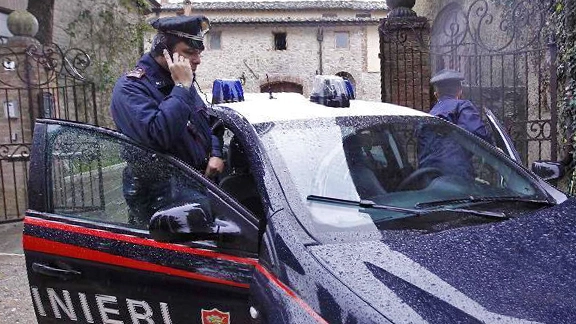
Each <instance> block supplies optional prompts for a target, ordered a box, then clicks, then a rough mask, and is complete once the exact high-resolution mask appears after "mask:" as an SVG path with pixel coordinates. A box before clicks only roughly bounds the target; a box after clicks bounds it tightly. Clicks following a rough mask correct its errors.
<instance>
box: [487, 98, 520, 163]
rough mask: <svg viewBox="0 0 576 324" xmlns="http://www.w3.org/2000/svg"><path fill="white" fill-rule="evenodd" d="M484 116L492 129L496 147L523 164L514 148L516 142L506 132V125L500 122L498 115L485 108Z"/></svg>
mask: <svg viewBox="0 0 576 324" xmlns="http://www.w3.org/2000/svg"><path fill="white" fill-rule="evenodd" d="M484 114H485V115H486V119H487V121H488V123H489V124H490V126H491V128H492V130H493V131H492V136H493V137H494V141H495V143H494V145H496V147H498V148H499V149H501V150H502V152H504V153H506V154H507V155H508V156H510V158H511V159H512V160H514V161H516V162H518V163H520V164H522V159H521V158H520V154H518V151H517V150H516V148H515V147H514V142H512V138H510V135H508V132H506V129H505V128H504V125H502V123H501V122H500V121H499V120H498V118H497V117H496V115H494V113H493V112H492V110H490V109H488V108H484Z"/></svg>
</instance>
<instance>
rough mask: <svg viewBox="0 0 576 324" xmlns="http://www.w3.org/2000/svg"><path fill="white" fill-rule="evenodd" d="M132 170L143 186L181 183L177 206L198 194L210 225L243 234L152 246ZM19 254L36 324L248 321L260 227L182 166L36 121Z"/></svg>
mask: <svg viewBox="0 0 576 324" xmlns="http://www.w3.org/2000/svg"><path fill="white" fill-rule="evenodd" d="M136 164H138V165H139V167H140V169H141V170H145V172H143V173H141V177H143V178H148V177H149V178H150V179H155V178H162V177H166V176H168V177H171V179H172V178H173V179H178V181H177V183H178V184H172V187H171V189H172V191H171V193H170V194H171V195H172V196H170V197H172V198H174V197H175V196H178V197H180V198H179V199H180V200H178V201H176V202H177V203H178V204H186V203H195V201H192V200H194V199H195V197H197V195H195V194H190V195H181V191H182V190H185V189H189V188H193V189H195V190H197V192H202V193H203V194H204V197H205V198H206V199H207V200H208V202H209V206H210V210H211V214H212V216H213V217H215V218H218V219H221V220H225V221H227V222H229V223H233V224H235V226H237V227H238V228H239V235H238V236H237V237H235V238H234V239H229V240H226V241H224V240H205V241H193V242H186V243H182V244H175V243H166V242H158V241H155V240H153V239H152V238H151V236H150V233H149V231H148V228H147V224H143V223H142V222H136V221H135V220H134V217H133V216H132V215H133V213H132V211H133V210H134V202H133V201H130V200H128V201H127V199H126V198H127V197H129V196H130V195H131V193H133V191H134V190H135V188H134V187H133V186H130V185H127V179H128V178H127V176H126V175H127V170H128V167H131V166H132V167H133V166H134V165H136ZM182 184H184V185H182ZM152 186H153V185H152V183H151V184H150V185H146V186H145V187H147V188H148V187H152ZM182 197H183V198H182ZM148 198H149V199H148V201H147V202H148V203H149V202H154V203H158V202H161V201H162V199H164V198H158V197H154V196H153V195H151V196H149V197H148ZM154 199H156V200H154ZM159 209H160V210H161V209H162V207H159ZM23 246H24V252H25V257H26V267H27V272H28V280H29V285H30V292H31V296H32V301H33V304H34V309H35V312H36V316H37V319H38V323H40V324H42V323H112V324H120V323H134V324H136V323H157V324H158V323H162V324H172V323H173V324H176V323H203V324H204V323H246V322H249V321H250V315H249V304H248V300H249V298H248V297H249V287H250V283H251V280H252V276H253V271H254V268H255V266H256V265H257V258H258V255H257V247H258V227H257V220H256V219H255V218H254V217H253V216H251V214H250V213H249V212H247V211H246V210H245V209H244V208H242V207H241V206H240V205H239V204H238V203H236V202H235V201H234V200H232V199H230V198H228V197H227V196H226V195H223V194H222V192H221V191H220V190H219V189H218V187H216V186H215V185H213V184H212V183H211V182H209V181H207V180H206V179H204V178H203V177H202V176H201V175H200V174H198V173H197V172H195V171H193V170H192V169H191V168H189V167H187V166H186V165H185V164H183V163H181V162H179V161H177V160H176V159H174V158H171V157H167V156H164V155H162V154H159V153H157V152H154V151H152V150H149V149H146V148H143V147H141V146H139V145H137V144H136V143H134V142H133V141H131V140H129V139H128V138H126V137H125V136H122V135H121V134H118V133H116V132H113V131H110V130H106V129H102V128H98V127H95V126H88V125H81V124H75V123H69V122H62V121H50V120H39V121H37V123H36V126H35V131H34V144H33V148H32V155H31V166H30V179H29V210H28V211H27V212H26V216H25V220H24V235H23Z"/></svg>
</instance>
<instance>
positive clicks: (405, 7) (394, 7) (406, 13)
mask: <svg viewBox="0 0 576 324" xmlns="http://www.w3.org/2000/svg"><path fill="white" fill-rule="evenodd" d="M415 4H416V0H386V5H387V6H388V8H390V12H388V15H387V17H388V18H394V17H416V13H415V12H414V11H413V10H412V8H413V7H414V5H415Z"/></svg>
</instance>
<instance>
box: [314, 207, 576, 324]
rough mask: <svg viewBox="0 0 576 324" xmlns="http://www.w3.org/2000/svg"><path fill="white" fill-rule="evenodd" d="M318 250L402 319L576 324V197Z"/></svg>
mask: <svg viewBox="0 0 576 324" xmlns="http://www.w3.org/2000/svg"><path fill="white" fill-rule="evenodd" d="M385 235H386V233H385V232H384V233H383V236H385ZM310 251H311V253H312V254H313V255H314V256H315V257H316V258H317V259H318V260H319V261H320V262H321V263H322V264H323V265H324V266H325V267H326V269H328V271H331V272H332V273H333V274H334V275H335V276H336V277H338V278H339V280H340V281H341V282H342V283H343V284H345V285H346V286H347V287H349V288H350V289H351V290H353V291H354V292H355V293H356V294H357V295H358V296H359V297H360V298H362V299H363V300H364V301H366V302H367V303H369V304H370V305H372V306H373V307H374V308H376V309H377V310H378V311H379V312H381V313H382V314H383V315H384V316H386V317H387V318H388V319H389V320H391V321H392V322H394V323H419V322H432V323H455V322H466V323H469V322H471V323H474V322H486V323H498V322H503V323H504V322H505V323H527V322H539V323H576V200H575V199H569V200H567V201H565V202H564V203H562V204H560V205H557V206H554V207H550V208H546V209H542V210H539V211H537V212H532V213H530V214H527V215H525V216H521V217H519V218H515V219H510V220H507V221H503V222H499V223H490V224H486V225H481V226H473V227H466V228H457V229H451V230H446V231H443V232H437V233H431V234H425V235H420V236H416V237H414V236H412V237H411V238H410V239H405V240H396V241H393V242H387V241H386V239H385V238H384V239H383V240H382V241H372V242H362V243H346V244H328V245H322V246H313V247H310Z"/></svg>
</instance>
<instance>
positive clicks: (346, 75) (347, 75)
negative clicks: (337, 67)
mask: <svg viewBox="0 0 576 324" xmlns="http://www.w3.org/2000/svg"><path fill="white" fill-rule="evenodd" d="M336 76H339V77H341V78H342V79H344V80H348V81H350V83H352V85H353V86H354V87H356V80H354V77H353V76H352V74H350V73H348V72H345V71H340V72H338V73H336Z"/></svg>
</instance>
